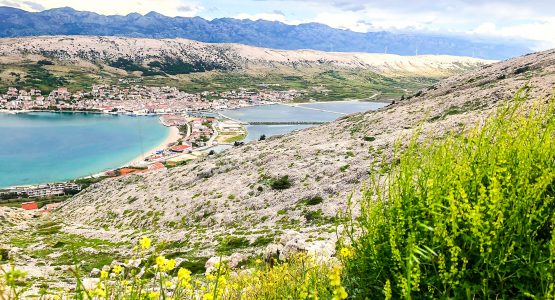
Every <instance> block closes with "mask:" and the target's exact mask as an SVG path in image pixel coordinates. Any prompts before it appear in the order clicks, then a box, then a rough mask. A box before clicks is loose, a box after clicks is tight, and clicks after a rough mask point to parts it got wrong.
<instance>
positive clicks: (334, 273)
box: [328, 266, 341, 286]
mask: <svg viewBox="0 0 555 300" xmlns="http://www.w3.org/2000/svg"><path fill="white" fill-rule="evenodd" d="M328 277H329V279H330V285H331V286H340V285H341V267H340V266H335V267H333V269H332V270H331V273H330V274H329V275H328Z"/></svg>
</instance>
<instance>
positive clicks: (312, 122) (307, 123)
mask: <svg viewBox="0 0 555 300" xmlns="http://www.w3.org/2000/svg"><path fill="white" fill-rule="evenodd" d="M326 123H329V122H322V121H283V122H264V121H263V122H249V123H248V125H322V124H326Z"/></svg>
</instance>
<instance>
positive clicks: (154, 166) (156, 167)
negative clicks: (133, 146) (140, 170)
mask: <svg viewBox="0 0 555 300" xmlns="http://www.w3.org/2000/svg"><path fill="white" fill-rule="evenodd" d="M165 168H166V166H164V165H163V164H162V163H159V162H157V163H154V164H152V165H150V166H148V169H149V170H151V171H152V170H161V169H165Z"/></svg>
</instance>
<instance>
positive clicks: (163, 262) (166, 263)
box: [156, 256, 175, 272]
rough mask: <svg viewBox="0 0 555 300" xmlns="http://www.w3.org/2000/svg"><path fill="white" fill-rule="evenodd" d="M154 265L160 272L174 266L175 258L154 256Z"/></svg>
mask: <svg viewBox="0 0 555 300" xmlns="http://www.w3.org/2000/svg"><path fill="white" fill-rule="evenodd" d="M156 265H157V266H158V270H160V272H168V271H171V270H173V269H174V268H175V260H174V259H166V258H165V257H164V256H158V257H156Z"/></svg>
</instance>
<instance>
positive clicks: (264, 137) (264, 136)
mask: <svg viewBox="0 0 555 300" xmlns="http://www.w3.org/2000/svg"><path fill="white" fill-rule="evenodd" d="M265 139H266V135H265V134H263V135H261V136H260V138H259V139H258V140H259V141H263V140H265Z"/></svg>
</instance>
